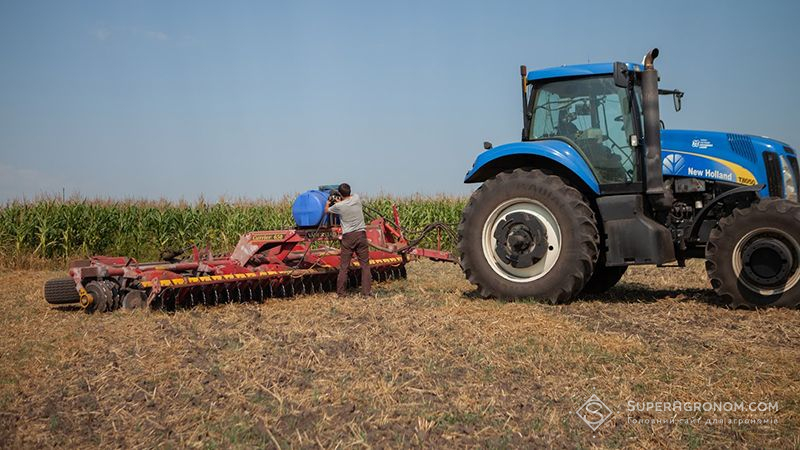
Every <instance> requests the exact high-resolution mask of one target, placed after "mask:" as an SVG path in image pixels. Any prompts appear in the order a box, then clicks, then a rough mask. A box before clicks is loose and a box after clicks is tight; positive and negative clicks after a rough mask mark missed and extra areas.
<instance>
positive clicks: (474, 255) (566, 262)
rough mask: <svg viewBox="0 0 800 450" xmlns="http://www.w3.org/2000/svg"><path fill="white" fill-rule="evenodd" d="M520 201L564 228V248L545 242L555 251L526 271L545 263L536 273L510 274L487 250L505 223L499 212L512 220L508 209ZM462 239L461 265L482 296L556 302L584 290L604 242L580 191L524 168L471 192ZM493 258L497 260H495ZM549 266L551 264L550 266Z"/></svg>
mask: <svg viewBox="0 0 800 450" xmlns="http://www.w3.org/2000/svg"><path fill="white" fill-rule="evenodd" d="M517 201H519V202H522V204H523V205H524V204H526V203H525V202H529V203H531V204H534V205H537V206H534V207H535V208H540V206H541V207H543V208H544V209H542V211H545V213H544V214H547V215H549V218H550V219H551V220H552V221H555V222H556V224H557V227H558V229H559V230H560V240H559V241H558V243H557V244H558V249H560V250H558V251H557V253H556V251H554V245H553V242H554V241H553V240H552V239H555V237H551V236H549V235H548V236H547V238H546V239H547V242H546V243H545V244H546V245H547V246H549V251H550V252H553V253H552V254H550V253H546V256H545V257H544V258H543V259H542V260H539V262H537V263H535V264H534V266H533V267H532V268H525V269H524V270H529V269H530V270H533V269H536V270H538V267H543V268H542V269H541V272H540V273H539V274H534V275H533V276H517V275H514V274H511V273H509V272H507V271H506V269H508V268H509V267H510V266H508V265H505V266H504V265H503V263H501V262H499V261H500V259H502V258H500V259H498V256H497V255H498V253H497V251H496V250H494V249H492V248H489V249H487V250H486V252H484V241H485V240H486V239H488V241H487V242H490V243H492V242H495V243H496V241H492V238H491V236H494V234H492V230H496V229H497V228H498V227H500V226H501V225H498V223H500V224H502V221H501V220H500V219H499V217H500V215H502V217H505V218H508V217H509V214H510V213H508V212H506V211H508V208H512V207H515V204H514V202H517ZM507 204H508V205H509V206H504V205H507ZM501 208H506V209H501ZM540 209H541V208H540ZM493 216H494V218H493ZM487 221H490V222H492V223H491V224H487ZM485 227H486V228H485ZM487 230H488V231H487ZM487 233H488V234H487ZM487 236H489V237H488V238H487ZM458 237H459V242H458V249H459V251H460V254H461V256H460V258H461V259H460V262H461V267H462V269H463V270H464V274H465V275H466V277H467V279H468V280H469V281H470V283H472V284H474V285H476V286H477V291H478V294H479V295H480V296H482V297H498V298H535V299H540V300H548V301H550V302H552V303H558V302H564V301H567V300H570V299H573V298H574V297H575V296H576V295H577V294H578V293H579V292H580V291H581V289H582V288H583V287H584V284H585V283H586V281H587V280H588V279H589V277H590V276H591V274H592V270H593V269H594V264H595V262H596V261H597V254H598V248H597V245H598V242H599V236H598V232H597V224H596V222H595V219H594V214H593V212H592V209H591V208H590V207H589V205H588V203H587V201H586V199H585V198H584V197H583V196H582V195H581V193H580V192H579V191H578V190H576V189H575V188H572V187H570V186H568V185H567V184H566V183H565V182H564V180H562V179H561V178H560V177H557V176H554V175H547V174H545V173H543V172H542V171H539V170H530V171H529V170H523V169H517V170H514V171H513V172H503V173H500V174H498V175H497V176H495V177H493V178H491V179H489V180H487V181H486V182H484V183H483V185H482V186H481V187H480V188H478V190H476V191H475V192H474V193H473V194H472V197H471V198H470V200H469V202H468V203H467V206H466V208H464V212H463V215H462V217H461V223H460V224H459V226H458ZM497 248H499V247H497ZM487 255H489V256H487ZM489 257H491V258H493V260H492V261H491V262H490V261H489V260H488V258H489ZM548 258H549V259H548ZM542 261H544V262H542ZM538 264H544V265H543V266H538ZM548 265H550V268H549V269H546V267H547V266H548ZM504 267H505V268H506V269H504ZM514 270H516V269H514ZM537 277H538V278H537ZM534 278H535V279H534Z"/></svg>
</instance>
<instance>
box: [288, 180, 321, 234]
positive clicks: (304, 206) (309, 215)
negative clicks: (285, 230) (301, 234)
mask: <svg viewBox="0 0 800 450" xmlns="http://www.w3.org/2000/svg"><path fill="white" fill-rule="evenodd" d="M327 201H328V193H327V192H322V191H319V190H316V189H312V190H310V191H305V192H303V193H302V194H300V195H298V196H297V198H296V199H295V200H294V203H293V204H292V216H293V217H294V222H295V223H296V224H297V226H298V227H301V228H305V227H316V226H319V223H320V222H321V221H322V220H323V219H325V203H326V202H327Z"/></svg>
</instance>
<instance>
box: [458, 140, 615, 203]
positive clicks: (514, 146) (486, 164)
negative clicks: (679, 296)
mask: <svg viewBox="0 0 800 450" xmlns="http://www.w3.org/2000/svg"><path fill="white" fill-rule="evenodd" d="M513 157H522V158H542V159H546V160H549V161H550V162H553V163H556V165H558V166H562V167H564V168H566V169H567V170H569V171H570V172H572V174H574V176H575V178H577V179H579V180H581V181H583V183H584V184H585V185H586V186H587V187H588V188H589V189H591V190H592V191H593V192H594V193H595V194H597V195H599V194H600V184H599V183H598V182H597V177H596V176H595V175H594V173H593V172H592V169H591V168H590V167H589V165H588V164H587V163H586V159H585V158H584V156H583V155H582V154H581V152H580V151H579V150H577V149H575V148H574V147H572V146H571V145H569V144H568V143H567V142H565V141H562V140H558V139H545V140H539V141H527V142H514V143H511V144H505V145H501V146H499V147H495V148H492V149H489V150H487V151H485V152H483V153H481V154H480V155H478V157H477V158H476V159H475V163H474V164H473V165H472V169H470V171H469V172H467V175H466V177H465V178H464V183H476V182H481V181H484V180H486V179H488V178H490V177H491V176H493V175H495V173H496V172H495V171H494V170H492V169H494V168H496V167H497V166H496V164H494V163H496V162H498V161H499V160H502V159H505V158H513ZM500 167H501V170H507V169H514V168H517V167H513V166H512V167H505V165H504V164H500Z"/></svg>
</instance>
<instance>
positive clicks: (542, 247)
mask: <svg viewBox="0 0 800 450" xmlns="http://www.w3.org/2000/svg"><path fill="white" fill-rule="evenodd" d="M498 238H499V240H498ZM498 242H499V243H500V249H499V251H498ZM561 242H562V241H561V228H560V227H559V226H558V221H557V220H556V218H555V216H554V215H553V213H552V212H550V210H549V209H547V207H545V206H544V205H543V204H541V203H540V202H538V201H536V200H532V199H529V198H514V199H511V200H507V201H505V202H503V203H501V204H500V205H499V206H498V207H497V208H495V209H494V211H492V213H491V214H489V217H488V218H487V219H486V222H485V223H484V226H483V232H482V244H483V253H484V257H485V258H486V261H487V262H488V263H489V266H490V267H491V268H492V270H493V271H494V272H495V273H497V274H498V275H500V276H501V277H503V278H505V279H507V280H509V281H513V282H516V283H527V282H531V281H535V280H538V279H540V278H542V277H543V276H545V275H547V274H548V273H549V272H550V270H551V269H552V268H553V266H555V263H556V261H557V260H558V257H559V255H560V254H561ZM515 265H516V267H515Z"/></svg>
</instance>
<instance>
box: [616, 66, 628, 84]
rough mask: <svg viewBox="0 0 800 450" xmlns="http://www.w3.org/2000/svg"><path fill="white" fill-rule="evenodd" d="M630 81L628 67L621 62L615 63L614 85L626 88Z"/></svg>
mask: <svg viewBox="0 0 800 450" xmlns="http://www.w3.org/2000/svg"><path fill="white" fill-rule="evenodd" d="M629 81H630V79H629V77H628V65H627V64H625V63H622V62H615V63H614V84H616V85H617V87H621V88H626V87H628V82H629Z"/></svg>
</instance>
